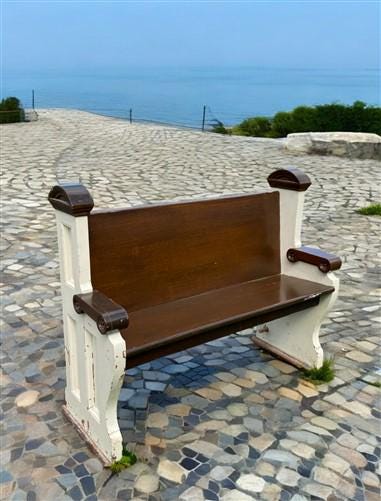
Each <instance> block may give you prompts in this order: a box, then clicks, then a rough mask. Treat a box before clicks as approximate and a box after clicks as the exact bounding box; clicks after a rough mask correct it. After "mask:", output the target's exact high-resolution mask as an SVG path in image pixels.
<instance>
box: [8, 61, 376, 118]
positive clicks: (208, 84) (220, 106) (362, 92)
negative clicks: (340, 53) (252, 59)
mask: <svg viewBox="0 0 381 501" xmlns="http://www.w3.org/2000/svg"><path fill="white" fill-rule="evenodd" d="M32 90H34V92H35V107H36V108H37V109H38V108H60V107H62V108H75V109H81V110H86V111H91V112H94V113H99V114H104V115H109V116H114V117H118V118H125V119H129V115H130V110H132V118H133V120H148V121H153V122H163V123H169V124H173V125H183V126H187V127H196V128H199V127H200V126H201V123H202V116H203V107H204V105H205V106H206V117H205V118H206V125H208V124H211V123H213V121H215V120H219V121H221V122H223V123H224V124H225V125H233V124H236V123H239V122H240V121H242V120H243V119H245V118H247V117H250V116H255V115H260V116H269V117H270V116H273V115H274V114H275V113H277V112H278V111H289V110H291V109H293V108H294V107H296V106H300V105H316V104H327V103H333V102H339V103H342V104H352V103H353V102H354V101H357V100H360V101H364V102H365V103H367V104H370V105H378V106H379V105H380V76H379V70H378V69H372V68H363V69H317V68H316V69H311V68H263V67H261V68H260V67H257V68H256V67H171V68H164V67H156V68H155V67H150V68H148V67H147V68H144V67H140V68H136V67H135V68H125V69H123V70H121V69H105V70H102V71H101V70H94V71H87V72H86V71H82V72H78V71H65V72H64V71H57V70H49V71H44V72H36V71H35V70H34V71H31V72H28V71H22V72H21V71H18V72H16V71H9V72H7V73H6V74H5V75H4V76H3V81H2V93H1V94H2V95H1V97H2V98H3V97H7V96H16V97H18V98H19V99H20V100H21V101H22V103H23V105H24V106H25V107H26V108H30V107H31V106H32Z"/></svg>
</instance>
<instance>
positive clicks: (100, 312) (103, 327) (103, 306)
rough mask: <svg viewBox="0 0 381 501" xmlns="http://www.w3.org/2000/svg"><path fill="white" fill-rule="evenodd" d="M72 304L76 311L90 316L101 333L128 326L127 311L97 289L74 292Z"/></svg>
mask: <svg viewBox="0 0 381 501" xmlns="http://www.w3.org/2000/svg"><path fill="white" fill-rule="evenodd" d="M73 306H74V309H75V311H76V312H77V313H79V314H81V313H86V314H87V315H88V316H89V317H90V318H92V319H93V320H94V321H95V322H96V324H97V327H98V330H99V332H101V333H102V334H106V333H107V332H108V331H112V330H115V329H125V328H126V327H127V326H128V314H127V311H126V310H125V309H124V308H123V307H122V306H120V305H119V304H117V303H115V302H114V301H113V300H112V299H110V298H108V297H107V296H105V295H104V294H102V292H99V291H97V290H94V291H93V292H88V293H86V294H75V295H74V296H73Z"/></svg>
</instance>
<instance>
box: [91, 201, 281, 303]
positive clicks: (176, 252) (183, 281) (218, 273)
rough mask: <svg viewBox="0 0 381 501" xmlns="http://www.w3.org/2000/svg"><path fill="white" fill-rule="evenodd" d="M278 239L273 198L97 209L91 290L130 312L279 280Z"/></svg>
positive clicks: (93, 215)
mask: <svg viewBox="0 0 381 501" xmlns="http://www.w3.org/2000/svg"><path fill="white" fill-rule="evenodd" d="M279 239H280V237H279V193H278V192H270V193H259V194H254V195H242V196H230V197H222V198H218V199H208V200H203V201H192V202H182V203H168V204H158V205H149V206H143V207H137V208H131V209H123V210H103V211H95V212H93V213H91V214H90V216H89V240H90V260H91V277H92V284H93V287H94V289H98V290H100V291H102V292H103V293H104V294H106V295H107V296H109V297H112V298H113V300H114V301H116V302H117V303H119V304H120V305H122V306H124V307H125V308H126V309H127V310H128V311H135V310H138V309H141V308H145V307H149V306H153V305H156V304H160V303H164V302H168V301H174V300H176V299H180V298H183V297H187V296H192V295H195V294H200V293H202V292H205V291H207V290H212V289H217V288H221V287H226V286H228V285H232V284H235V283H239V282H244V281H248V280H253V279H259V278H262V277H265V276H270V275H275V274H278V273H280V250H279V246H280V243H279ZM212 307H213V305H211V308H212Z"/></svg>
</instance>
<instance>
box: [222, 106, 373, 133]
mask: <svg viewBox="0 0 381 501" xmlns="http://www.w3.org/2000/svg"><path fill="white" fill-rule="evenodd" d="M229 131H230V133H231V134H237V135H241V136H256V137H285V136H287V134H291V133H293V132H336V131H339V132H374V133H375V134H379V135H381V108H380V107H376V106H368V105H367V104H365V103H363V102H362V101H356V102H354V103H353V104H352V105H344V104H336V103H333V104H323V105H318V106H298V107H297V108H295V109H294V110H292V111H288V112H286V111H281V112H279V113H277V114H276V115H275V116H274V117H272V118H266V117H251V118H247V119H246V120H244V121H243V122H241V123H240V124H238V125H236V126H235V127H233V128H232V129H230V130H229ZM215 132H219V131H218V130H216V131H215Z"/></svg>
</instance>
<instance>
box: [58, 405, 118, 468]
mask: <svg viewBox="0 0 381 501" xmlns="http://www.w3.org/2000/svg"><path fill="white" fill-rule="evenodd" d="M62 413H63V415H64V416H65V418H66V419H67V420H68V421H70V423H71V424H72V425H73V426H74V428H75V430H76V431H77V433H78V435H79V436H80V437H81V438H82V440H84V441H85V442H86V444H87V446H88V447H89V448H90V450H91V451H92V452H93V453H94V454H95V455H96V456H97V457H98V459H100V460H101V461H102V463H103V465H104V466H110V465H111V464H112V463H111V461H110V460H109V459H108V458H107V456H105V455H104V454H103V452H102V450H101V449H100V448H99V447H98V446H97V444H96V443H95V442H94V440H93V439H92V438H91V437H90V435H89V434H88V433H87V432H86V430H85V428H84V426H83V424H82V423H80V422H79V421H78V420H77V419H75V417H74V416H73V414H72V413H71V412H70V411H69V409H68V408H67V406H66V405H63V406H62Z"/></svg>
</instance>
